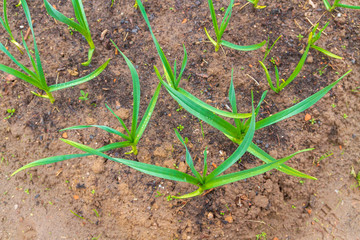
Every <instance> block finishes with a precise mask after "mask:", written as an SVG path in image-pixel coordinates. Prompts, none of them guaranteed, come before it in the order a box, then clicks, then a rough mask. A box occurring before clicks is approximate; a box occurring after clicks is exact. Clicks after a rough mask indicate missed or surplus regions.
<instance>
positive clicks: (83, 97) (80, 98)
mask: <svg viewBox="0 0 360 240" xmlns="http://www.w3.org/2000/svg"><path fill="white" fill-rule="evenodd" d="M80 94H81V96H80V97H79V100H81V101H86V100H89V98H88V97H87V96H88V95H89V93H85V92H84V91H83V90H80Z"/></svg>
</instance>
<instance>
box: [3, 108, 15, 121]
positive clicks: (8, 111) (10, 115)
mask: <svg viewBox="0 0 360 240" xmlns="http://www.w3.org/2000/svg"><path fill="white" fill-rule="evenodd" d="M6 111H7V113H8V114H9V115H8V116H6V117H4V120H7V119H9V118H11V117H12V116H13V115H14V113H15V108H9V109H7V110H6Z"/></svg>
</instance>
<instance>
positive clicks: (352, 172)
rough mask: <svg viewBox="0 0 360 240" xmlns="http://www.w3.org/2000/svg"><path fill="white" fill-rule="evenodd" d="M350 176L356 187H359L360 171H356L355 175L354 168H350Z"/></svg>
mask: <svg viewBox="0 0 360 240" xmlns="http://www.w3.org/2000/svg"><path fill="white" fill-rule="evenodd" d="M350 174H351V175H352V176H353V177H354V178H355V179H356V181H357V187H360V171H358V173H357V174H356V173H355V169H354V167H351V172H350Z"/></svg>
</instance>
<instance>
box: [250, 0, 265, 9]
mask: <svg viewBox="0 0 360 240" xmlns="http://www.w3.org/2000/svg"><path fill="white" fill-rule="evenodd" d="M247 1H248V2H250V3H252V4H253V5H254V8H257V9H263V8H266V6H260V5H258V3H259V0H247Z"/></svg>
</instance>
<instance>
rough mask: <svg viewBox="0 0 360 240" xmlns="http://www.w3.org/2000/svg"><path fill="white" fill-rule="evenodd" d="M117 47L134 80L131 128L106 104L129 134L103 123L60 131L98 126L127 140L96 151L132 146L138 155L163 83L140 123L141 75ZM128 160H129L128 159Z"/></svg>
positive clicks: (45, 161)
mask: <svg viewBox="0 0 360 240" xmlns="http://www.w3.org/2000/svg"><path fill="white" fill-rule="evenodd" d="M111 41H112V40H111ZM112 43H113V44H114V45H115V43H114V42H113V41H112ZM115 47H116V48H117V49H118V50H119V52H120V54H121V55H122V56H123V58H124V59H125V61H126V64H127V65H128V67H129V69H130V72H131V76H132V80H133V116H132V124H131V128H130V129H129V128H128V127H127V126H126V125H125V123H124V121H123V120H122V119H121V118H120V117H118V116H117V115H116V114H115V113H114V111H113V110H112V109H111V108H110V107H109V106H108V105H106V108H107V109H108V110H109V111H110V112H111V113H112V114H113V115H114V116H115V117H116V118H117V119H118V121H119V122H120V124H121V126H122V127H123V128H124V129H125V131H126V133H127V134H124V133H121V132H119V131H117V130H115V129H113V128H110V127H107V126H101V125H80V126H73V127H69V128H65V129H62V130H60V131H67V130H78V129H84V128H90V127H96V128H99V129H102V130H104V131H107V132H108V133H111V134H116V135H118V136H120V137H122V138H123V139H125V141H123V142H115V143H111V144H108V145H106V146H103V147H101V148H99V149H97V150H96V151H98V152H106V151H109V150H112V149H116V148H124V147H131V151H130V152H128V153H127V154H131V153H133V154H135V155H136V154H137V152H138V151H137V148H136V147H137V144H138V142H139V141H140V138H141V136H142V135H143V133H144V131H145V129H146V127H147V125H148V123H149V121H150V118H151V115H152V113H153V111H154V108H155V105H156V102H157V99H158V97H159V93H160V90H161V83H159V84H158V86H157V88H156V90H155V93H154V95H153V97H152V99H151V100H150V103H149V105H148V107H147V109H146V112H145V114H144V116H143V118H142V119H141V121H140V123H139V124H138V116H139V109H140V82H139V76H138V74H137V72H136V69H135V67H134V65H133V64H132V63H131V62H130V60H129V59H128V58H127V57H126V56H125V55H124V54H123V53H122V52H121V51H120V49H119V48H118V47H117V46H116V45H115ZM79 145H80V144H79ZM74 146H75V145H74ZM76 146H77V145H76ZM80 149H81V148H80ZM90 155H93V154H91V153H90V154H89V153H85V154H69V155H61V156H54V157H49V158H43V159H40V160H37V161H34V162H32V163H29V164H27V165H25V166H23V167H21V168H19V169H18V170H16V171H15V172H14V173H13V175H14V174H16V173H18V172H20V171H22V170H25V169H27V168H30V167H35V166H40V165H46V164H51V163H55V162H59V161H64V160H68V159H72V158H79V157H86V156H90ZM96 155H97V154H96ZM126 161H128V160H126Z"/></svg>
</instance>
